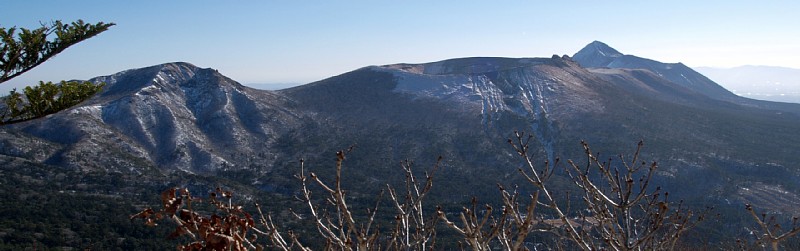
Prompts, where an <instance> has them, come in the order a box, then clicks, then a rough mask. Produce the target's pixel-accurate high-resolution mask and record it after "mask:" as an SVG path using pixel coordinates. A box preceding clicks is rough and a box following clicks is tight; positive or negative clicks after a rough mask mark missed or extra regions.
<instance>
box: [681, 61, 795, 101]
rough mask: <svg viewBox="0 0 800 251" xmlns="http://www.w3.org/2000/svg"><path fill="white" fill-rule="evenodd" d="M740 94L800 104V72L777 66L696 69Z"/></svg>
mask: <svg viewBox="0 0 800 251" xmlns="http://www.w3.org/2000/svg"><path fill="white" fill-rule="evenodd" d="M694 69H695V70H697V71H698V72H700V73H702V74H703V75H705V76H708V77H709V78H710V79H713V80H714V81H716V82H717V83H719V84H721V85H723V86H725V87H726V88H728V89H730V90H731V91H732V92H734V93H736V94H737V95H741V96H744V97H748V98H753V99H761V100H769V101H778V102H791V103H800V69H792V68H786V67H775V66H754V65H747V66H739V67H733V68H711V67H695V68H694Z"/></svg>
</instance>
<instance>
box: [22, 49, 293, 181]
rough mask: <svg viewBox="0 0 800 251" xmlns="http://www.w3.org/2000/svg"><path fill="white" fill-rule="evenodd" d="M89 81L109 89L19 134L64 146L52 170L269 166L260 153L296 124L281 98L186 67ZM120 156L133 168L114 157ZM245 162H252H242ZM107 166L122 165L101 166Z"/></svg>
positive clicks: (174, 65) (50, 160)
mask: <svg viewBox="0 0 800 251" xmlns="http://www.w3.org/2000/svg"><path fill="white" fill-rule="evenodd" d="M90 81H93V82H105V83H106V87H105V88H104V90H103V91H102V92H101V93H100V94H98V96H96V97H94V98H92V99H90V100H88V101H87V102H84V103H82V104H80V105H78V106H76V107H74V108H72V109H69V110H67V111H65V112H62V113H59V114H55V115H51V116H50V117H48V118H46V119H43V120H40V121H37V122H34V123H27V124H23V125H20V126H18V127H19V130H20V131H22V132H25V133H27V134H29V135H32V136H35V137H41V138H43V139H46V140H47V141H50V142H55V143H60V144H62V145H60V146H55V147H54V148H55V149H56V150H54V151H53V152H52V154H50V156H48V157H47V160H46V162H47V163H50V164H57V165H67V166H75V167H80V168H86V169H104V168H111V169H119V170H121V171H137V167H141V166H156V167H160V168H167V167H170V168H171V169H180V170H184V171H187V172H208V171H214V170H218V169H228V168H234V169H235V168H237V167H238V168H241V167H242V166H247V165H249V164H250V162H258V163H264V164H269V163H270V160H271V159H272V158H271V157H270V156H268V155H269V153H268V152H267V153H264V151H263V150H262V149H269V148H270V147H271V144H272V143H273V142H274V139H275V138H276V137H277V135H279V134H280V133H281V132H282V130H284V129H285V128H287V127H291V124H293V123H295V122H296V117H295V116H294V114H293V113H292V112H291V111H288V110H286V109H284V108H283V107H285V102H286V100H284V99H282V98H281V97H280V96H278V95H275V94H273V93H272V92H268V91H256V90H253V89H249V88H247V87H244V86H242V85H240V84H238V83H236V82H235V81H233V80H231V79H228V78H226V77H224V76H222V75H220V74H219V73H218V72H216V71H215V70H213V69H201V68H198V67H196V66H194V65H191V64H188V63H168V64H162V65H157V66H152V67H147V68H142V69H134V70H128V71H124V72H120V73H117V74H114V75H110V76H103V77H98V78H94V79H92V80H90ZM109 152H112V153H109ZM117 155H120V156H130V160H125V159H126V158H115V157H113V156H117ZM105 156H107V157H105ZM242 156H248V157H247V158H250V159H247V158H244V159H247V160H246V161H242V159H243V158H242ZM249 156H260V157H257V158H254V157H249ZM104 158H111V160H109V161H112V162H113V161H121V162H124V163H119V164H114V165H108V163H104V161H98V159H104ZM123 166H124V167H123Z"/></svg>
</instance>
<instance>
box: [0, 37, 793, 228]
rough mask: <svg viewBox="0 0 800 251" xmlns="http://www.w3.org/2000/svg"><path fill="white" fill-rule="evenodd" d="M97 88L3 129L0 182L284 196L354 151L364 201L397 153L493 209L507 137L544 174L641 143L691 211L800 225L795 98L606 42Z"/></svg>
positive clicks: (143, 75) (125, 78) (158, 69)
mask: <svg viewBox="0 0 800 251" xmlns="http://www.w3.org/2000/svg"><path fill="white" fill-rule="evenodd" d="M90 81H92V82H104V83H106V87H105V88H104V90H103V91H102V92H101V93H99V94H98V95H97V96H95V97H93V98H91V99H89V100H87V101H85V102H84V103H81V104H80V105H78V106H76V107H73V108H71V109H68V110H65V111H62V112H60V113H57V114H53V115H49V116H47V117H45V118H41V119H37V120H33V121H28V122H24V123H19V124H15V125H9V126H5V127H2V128H0V160H1V161H3V163H4V167H3V169H4V171H3V172H4V173H3V175H4V176H3V177H2V178H3V179H4V180H5V181H3V180H0V181H2V182H3V183H2V184H4V185H8V184H10V183H9V181H10V180H12V178H14V177H16V178H14V179H13V180H15V182H22V183H25V182H28V183H25V184H29V185H30V184H39V183H48V182H51V181H52V179H54V178H53V177H56V176H58V174H59V172H61V173H68V174H69V175H77V176H78V177H84V178H79V179H78V180H80V182H75V183H69V182H64V183H63V184H62V183H59V184H61V185H59V188H58V189H56V188H53V189H56V190H57V191H62V192H63V191H64V190H67V191H76V192H77V193H83V194H86V196H110V195H114V196H123V197H124V196H132V197H133V196H134V195H135V198H151V197H147V196H146V193H148V192H150V193H152V195H153V196H155V195H156V194H157V193H158V192H159V190H153V191H147V190H146V189H157V188H163V187H166V186H175V185H177V186H191V187H195V188H198V189H204V188H205V189H211V188H213V187H214V186H217V185H219V184H229V185H230V186H238V187H242V189H253V191H255V192H253V193H263V194H275V195H283V196H288V197H291V195H292V194H293V193H294V192H296V191H297V189H298V187H297V185H298V184H297V181H296V180H295V179H294V178H293V176H292V175H293V174H295V173H296V172H297V171H298V166H299V165H298V160H299V159H300V158H303V159H304V160H305V163H306V164H307V168H308V169H310V170H314V171H315V172H317V173H319V174H320V175H321V176H322V177H326V175H327V177H330V175H332V174H333V172H334V170H332V168H331V165H332V160H333V156H335V155H334V153H335V152H336V151H338V150H340V149H344V148H348V147H350V146H355V149H356V150H355V151H354V152H353V153H352V154H351V155H349V156H348V160H347V163H346V165H347V168H348V169H347V171H346V172H345V173H346V175H345V176H346V177H345V179H346V180H347V181H348V183H346V184H345V186H347V187H349V188H352V189H353V190H358V189H362V190H358V191H361V192H354V193H353V194H354V195H356V196H358V195H359V194H362V195H364V196H367V195H369V196H373V195H372V193H374V192H375V191H377V190H378V189H381V188H382V187H385V184H386V183H395V182H401V181H402V180H403V177H404V176H403V175H404V174H403V172H402V171H401V170H399V165H398V164H397V163H399V162H400V161H402V160H404V159H411V160H414V161H416V162H417V165H418V166H420V167H421V168H424V167H427V166H430V165H432V164H433V163H434V162H435V160H436V159H437V157H438V156H442V157H443V159H444V162H443V171H442V172H441V173H440V175H441V176H440V178H439V179H437V181H436V182H437V183H436V184H437V187H436V189H435V190H436V191H435V192H434V194H432V196H433V197H434V198H438V199H441V200H443V201H451V202H464V201H468V200H469V198H470V197H471V196H477V197H478V198H481V199H483V200H492V198H493V197H495V198H496V194H497V191H496V189H495V188H494V187H495V184H496V183H498V182H499V183H504V184H514V183H516V184H524V181H523V179H522V178H521V177H519V174H518V173H517V168H518V167H519V166H520V162H519V160H518V159H517V158H515V157H514V156H513V153H514V152H513V149H511V148H510V147H509V146H508V144H507V143H506V139H507V138H509V137H510V136H511V135H512V133H513V132H514V131H525V132H528V133H530V134H531V135H534V136H535V137H534V141H535V142H534V144H533V145H534V146H535V149H533V151H535V152H536V156H537V161H540V162H542V163H543V162H544V161H546V160H549V161H551V162H553V161H555V159H557V158H563V159H567V158H571V159H576V160H581V158H585V157H582V156H584V155H583V149H582V147H581V145H580V142H581V141H586V142H588V143H589V144H590V145H591V146H592V149H593V150H599V151H601V152H602V153H603V155H602V156H605V157H606V158H615V156H616V154H620V153H621V154H630V153H632V152H631V151H633V150H635V145H636V142H637V141H638V140H640V139H641V140H644V142H645V145H646V146H645V148H644V155H643V157H644V158H645V159H648V160H654V161H657V162H658V163H659V168H660V169H659V171H658V176H657V177H656V181H657V182H658V183H659V184H660V185H661V186H662V187H663V188H664V189H665V190H667V191H670V194H674V196H675V197H677V198H683V199H684V200H686V201H687V202H690V203H689V204H691V205H694V206H703V205H709V206H717V207H728V208H740V207H742V205H743V204H744V203H753V204H756V205H760V206H761V207H763V208H768V209H769V210H772V211H776V212H777V211H780V212H787V213H794V214H798V213H800V212H798V211H797V209H796V205H797V203H798V202H800V197H798V196H797V195H796V194H797V193H798V192H800V179H798V178H800V169H798V167H797V166H796V164H797V163H800V155H798V154H797V146H798V145H797V142H800V134H797V132H798V131H800V104H788V103H777V102H769V101H760V100H753V99H748V98H743V97H740V96H737V95H735V94H733V93H732V92H730V91H728V90H726V89H725V88H722V87H721V86H719V85H718V84H716V83H715V82H713V81H711V80H710V79H708V78H706V77H705V76H703V75H701V74H699V73H698V72H696V71H694V70H692V69H691V68H689V67H686V66H685V65H683V64H680V63H677V64H667V63H661V62H658V61H655V60H651V59H645V58H640V57H636V56H632V55H625V54H622V53H620V52H618V51H617V50H615V49H613V48H611V47H610V46H608V45H606V44H604V43H602V42H598V41H595V42H592V43H590V44H589V45H587V46H586V47H585V48H583V49H582V50H580V51H579V52H577V53H576V54H574V55H572V56H566V55H565V56H557V55H554V56H552V57H549V58H495V57H475V58H459V59H449V60H444V61H439V62H432V63H422V64H405V63H402V64H392V65H383V66H368V67H364V68H361V69H357V70H354V71H351V72H347V73H344V74H341V75H338V76H334V77H331V78H328V79H324V80H321V81H317V82H314V83H310V84H306V85H301V86H297V87H292V88H288V89H282V90H276V91H266V90H256V89H251V88H248V87H245V86H243V85H241V84H239V83H237V82H236V81H234V80H232V79H229V78H227V77H225V76H223V75H221V74H219V72H217V71H216V70H214V69H210V68H200V67H197V66H194V65H192V64H189V63H182V62H176V63H166V64H161V65H156V66H151V67H145V68H140V69H132V70H127V71H123V72H120V73H116V74H113V75H109V76H101V77H97V78H94V79H91V80H90ZM609 153H610V154H609ZM31 166H36V167H37V168H38V169H36V170H47V171H46V172H45V171H41V172H44V173H48V172H56V173H52V174H47V175H44V174H42V175H38V176H37V175H31V174H28V173H26V172H29V171H25V170H30V169H31V168H32V167H31ZM20 177H30V178H20ZM67 177H72V176H67ZM85 177H94V178H92V179H87V178H85ZM102 177H117V178H115V179H104V178H102ZM187 177H192V178H187ZM37 182H38V183H37ZM94 183H96V184H106V185H104V186H101V187H103V188H102V189H100V188H97V187H98V186H93V185H92V184H94ZM78 184H83V185H82V186H78ZM143 184H147V185H146V186H145V185H143ZM108 186H111V187H108ZM357 188H358V189H357ZM143 190H144V191H143ZM363 190H366V191H363ZM143 193H145V195H143ZM15 196H16V195H14V196H12V195H8V197H9V198H12V197H13V198H14V200H17V199H19V198H18V196H16V197H15ZM53 196H56V195H53ZM142 196H144V197H142ZM144 200H146V199H144ZM118 202H119V201H118ZM120 203H126V202H125V201H122V202H120ZM137 203H141V202H139V201H137V202H130V203H128V204H137ZM737 229H738V230H741V231H744V230H742V229H743V228H741V226H740V227H739V228H737ZM738 230H736V229H734V230H732V231H738Z"/></svg>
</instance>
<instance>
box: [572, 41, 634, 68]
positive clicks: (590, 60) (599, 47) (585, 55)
mask: <svg viewBox="0 0 800 251" xmlns="http://www.w3.org/2000/svg"><path fill="white" fill-rule="evenodd" d="M622 56H623V55H622V53H620V52H619V51H617V50H615V49H614V48H611V46H608V45H607V44H605V43H603V42H600V41H594V42H591V43H589V44H588V45H586V46H585V47H583V49H581V50H580V51H578V52H577V53H575V55H573V56H572V58H573V60H575V61H577V62H580V64H581V66H583V67H606V66H607V65H608V63H610V62H612V61H614V59H615V58H618V57H622Z"/></svg>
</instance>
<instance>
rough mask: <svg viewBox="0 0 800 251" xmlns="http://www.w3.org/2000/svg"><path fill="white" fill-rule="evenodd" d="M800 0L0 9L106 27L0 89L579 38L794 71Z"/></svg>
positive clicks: (467, 51)
mask: <svg viewBox="0 0 800 251" xmlns="http://www.w3.org/2000/svg"><path fill="white" fill-rule="evenodd" d="M799 3H800V1H769V2H757V1H613V2H612V1H203V0H200V1H37V0H29V1H2V2H0V26H3V27H10V26H18V27H28V28H33V27H37V26H38V24H39V23H40V22H47V21H50V20H63V21H74V20H77V19H83V20H85V21H88V22H98V21H103V22H114V23H117V26H115V27H112V28H111V29H110V30H109V31H107V32H105V33H103V34H100V35H98V36H97V37H94V38H92V39H89V40H87V41H85V42H83V43H80V44H78V45H76V46H74V47H71V48H69V49H67V50H66V51H65V52H63V53H62V54H59V55H58V56H56V57H55V58H53V59H51V60H50V61H48V62H46V63H44V64H43V65H41V66H40V67H38V68H36V69H34V70H32V71H30V72H28V73H26V74H24V75H22V76H20V77H18V78H16V79H14V80H11V81H9V82H7V83H4V84H3V85H2V86H0V88H2V89H0V91H2V92H3V93H5V92H6V91H7V89H8V88H10V87H14V86H19V85H23V84H32V83H35V82H37V81H39V80H45V81H58V80H62V79H88V78H91V77H94V76H99V75H108V74H113V73H116V72H119V71H122V70H126V69H131V68H139V67H146V66H150V65H156V64H160V63H166V62H175V61H185V62H190V63H193V64H195V65H197V66H200V67H210V68H215V69H218V70H219V71H220V72H221V73H223V74H225V75H227V76H229V77H231V78H233V79H234V80H237V81H239V82H241V83H285V82H294V83H308V82H312V81H316V80H320V79H323V78H326V77H330V76H333V75H337V74H341V73H344V72H347V71H350V70H354V69H357V68H360V67H363V66H368V65H381V64H391V63H423V62H431V61H438V60H443V59H448V58H457V57H470V56H501V57H550V56H551V55H553V54H559V55H562V54H568V55H572V54H573V53H575V52H577V51H578V50H579V49H581V48H582V47H583V46H584V45H586V44H588V43H589V42H591V41H593V40H599V41H603V42H605V43H607V44H609V45H610V46H612V47H614V48H616V49H617V50H619V51H621V52H622V53H625V54H633V55H637V56H642V57H646V58H652V59H655V60H659V61H663V62H683V63H684V64H687V65H689V66H713V67H733V66H739V65H747V64H750V65H772V66H784V67H792V68H800V59H797V58H798V55H800V32H797V30H798V28H797V25H798V24H800V15H798V13H800V4H799Z"/></svg>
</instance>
